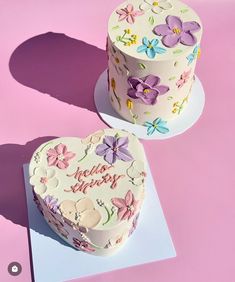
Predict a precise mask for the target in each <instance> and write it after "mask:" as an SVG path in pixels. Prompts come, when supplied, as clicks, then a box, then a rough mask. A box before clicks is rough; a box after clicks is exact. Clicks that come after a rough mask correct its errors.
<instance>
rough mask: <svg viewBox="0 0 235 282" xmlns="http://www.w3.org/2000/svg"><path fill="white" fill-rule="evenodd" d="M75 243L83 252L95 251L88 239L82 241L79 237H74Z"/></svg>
mask: <svg viewBox="0 0 235 282" xmlns="http://www.w3.org/2000/svg"><path fill="white" fill-rule="evenodd" d="M73 244H74V246H75V248H77V249H79V250H80V251H83V252H89V253H90V252H94V251H95V249H94V248H92V247H91V245H90V244H89V243H87V242H86V241H81V240H79V239H77V238H73Z"/></svg>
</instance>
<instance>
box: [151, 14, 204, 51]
mask: <svg viewBox="0 0 235 282" xmlns="http://www.w3.org/2000/svg"><path fill="white" fill-rule="evenodd" d="M200 29H201V26H200V24H199V23H197V22H195V21H190V22H182V21H181V19H180V18H179V17H176V16H167V18H166V24H160V25H157V26H156V27H155V28H154V29H153V32H154V33H155V34H156V35H160V36H163V38H162V43H163V44H164V45H165V46H166V47H169V48H171V47H174V46H176V45H177V44H178V43H179V42H180V43H182V44H184V45H187V46H193V45H194V44H196V42H197V39H196V37H195V36H194V35H193V34H192V33H193V32H196V31H199V30H200Z"/></svg>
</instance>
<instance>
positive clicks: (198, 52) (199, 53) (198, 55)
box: [197, 47, 201, 59]
mask: <svg viewBox="0 0 235 282" xmlns="http://www.w3.org/2000/svg"><path fill="white" fill-rule="evenodd" d="M200 57H201V48H200V47H199V48H198V51H197V58H198V59H200Z"/></svg>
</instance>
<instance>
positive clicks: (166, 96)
mask: <svg viewBox="0 0 235 282" xmlns="http://www.w3.org/2000/svg"><path fill="white" fill-rule="evenodd" d="M150 2H151V1H149V0H148V1H140V0H138V1H129V2H125V3H123V4H121V5H120V6H119V7H117V8H116V9H115V11H114V12H113V13H112V15H111V16H110V19H109V28H108V30H109V33H108V39H107V53H108V58H109V60H108V76H109V79H108V81H109V98H110V101H111V104H112V106H113V108H114V109H115V110H116V111H117V112H118V113H119V114H120V115H121V116H122V117H123V118H125V119H126V120H128V121H130V122H132V123H137V124H141V125H146V126H147V127H148V126H149V127H151V124H152V125H154V122H155V125H156V126H157V125H158V124H159V125H160V127H161V125H162V128H163V129H162V130H161V128H159V132H160V131H162V132H160V133H164V132H168V129H167V121H169V120H171V119H174V118H177V117H178V116H179V115H180V114H181V112H182V111H183V109H184V108H185V107H186V106H187V103H188V99H189V98H190V93H191V88H192V84H193V81H194V71H195V66H196V61H197V58H198V57H199V56H200V39H201V34H202V25H201V22H200V19H199V17H198V16H197V15H196V13H195V12H194V11H193V10H192V9H190V8H189V7H188V6H186V5H185V4H183V3H182V2H179V1H174V0H169V1H158V2H157V1H152V2H151V3H152V4H151V3H150ZM153 3H154V5H153ZM157 3H158V6H157ZM166 3H167V4H166ZM150 4H151V5H150ZM160 5H163V6H164V5H165V6H164V7H170V8H169V9H163V8H161V9H160V8H159V10H157V11H158V12H159V13H156V10H154V7H160ZM167 5H168V6H167ZM130 6H131V7H132V8H131V9H133V11H142V12H141V13H139V14H138V16H135V17H134V21H132V22H130V20H128V18H124V15H123V19H122V18H121V20H120V13H122V12H123V13H124V12H125V11H126V9H130ZM163 6H162V7H163ZM143 7H145V8H146V7H148V9H147V8H146V9H144V8H143ZM150 19H151V20H150ZM174 25H175V27H174ZM169 26H170V27H169ZM186 28H187V29H186ZM122 29H124V30H125V31H124V33H125V36H124V37H123V38H126V39H124V40H117V38H119V37H118V35H117V34H118V33H120V31H121V30H122ZM192 29H193V30H192ZM172 30H174V32H173V31H172ZM165 33H169V34H168V35H163V34H165ZM188 35H189V37H187V36H188ZM190 36H192V37H190ZM128 38H129V39H128ZM166 38H167V39H166ZM182 38H183V39H182ZM185 38H188V39H186V41H185ZM190 38H191V39H190ZM119 39H120V38H119ZM128 40H129V41H130V42H129V43H128ZM187 40H188V41H187ZM125 41H126V42H125ZM148 134H151V130H150V131H148Z"/></svg>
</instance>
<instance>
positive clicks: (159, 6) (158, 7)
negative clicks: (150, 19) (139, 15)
mask: <svg viewBox="0 0 235 282" xmlns="http://www.w3.org/2000/svg"><path fill="white" fill-rule="evenodd" d="M171 8H172V5H171V3H169V2H168V1H167V0H158V1H154V0H144V3H142V4H141V5H140V10H142V11H148V10H150V9H151V11H152V12H153V13H155V14H160V13H162V11H163V10H169V9H171Z"/></svg>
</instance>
